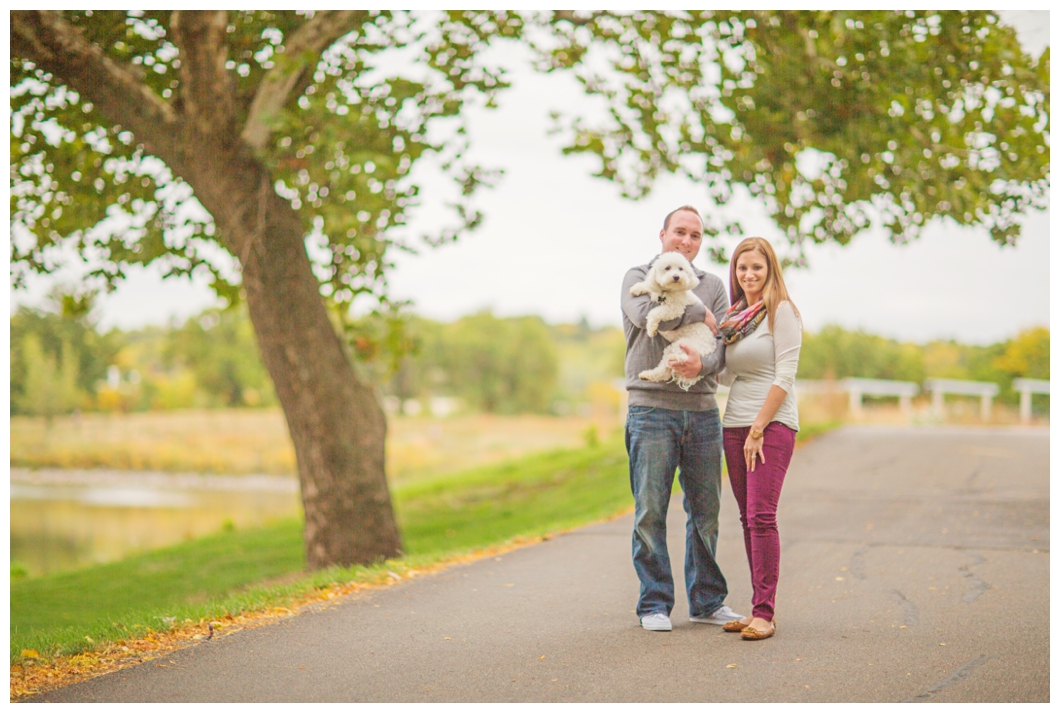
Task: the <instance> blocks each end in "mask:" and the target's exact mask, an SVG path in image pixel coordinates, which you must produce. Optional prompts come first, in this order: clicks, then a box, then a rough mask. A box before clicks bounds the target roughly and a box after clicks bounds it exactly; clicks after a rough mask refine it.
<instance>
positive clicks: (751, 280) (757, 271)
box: [736, 250, 769, 304]
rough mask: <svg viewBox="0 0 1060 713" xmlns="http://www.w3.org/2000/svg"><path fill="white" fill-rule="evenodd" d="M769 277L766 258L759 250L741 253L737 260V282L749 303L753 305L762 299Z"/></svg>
mask: <svg viewBox="0 0 1060 713" xmlns="http://www.w3.org/2000/svg"><path fill="white" fill-rule="evenodd" d="M768 277H769V268H768V267H767V266H766V256H765V255H763V254H762V253H760V252H758V251H757V250H748V251H747V252H745V253H741V254H740V257H738V258H737V259H736V281H737V283H739V285H740V288H741V289H743V293H744V295H746V296H747V303H748V304H753V303H754V302H757V301H758V300H759V299H761V297H762V290H763V289H765V286H766V278H768Z"/></svg>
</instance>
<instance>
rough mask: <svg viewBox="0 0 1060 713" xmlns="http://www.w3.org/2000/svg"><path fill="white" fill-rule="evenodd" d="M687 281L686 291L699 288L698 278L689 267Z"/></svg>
mask: <svg viewBox="0 0 1060 713" xmlns="http://www.w3.org/2000/svg"><path fill="white" fill-rule="evenodd" d="M688 279H689V283H688V289H690V290H694V289H696V288H697V287H699V278H698V277H696V271H695V270H693V269H692V268H691V267H689V268H688Z"/></svg>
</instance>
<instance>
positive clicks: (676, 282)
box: [629, 252, 717, 391]
mask: <svg viewBox="0 0 1060 713" xmlns="http://www.w3.org/2000/svg"><path fill="white" fill-rule="evenodd" d="M698 284H699V278H697V277H696V274H695V272H693V271H692V265H691V264H689V262H688V260H686V259H685V257H684V256H683V255H681V254H680V253H676V252H668V253H663V254H662V255H660V256H659V257H658V258H657V259H656V260H655V262H653V263H652V265H651V267H650V268H649V269H648V275H647V277H646V278H645V279H644V281H643V282H638V283H637V284H635V285H633V287H632V288H630V291H629V293H630V294H631V295H633V296H634V297H637V296H639V295H651V298H652V301H653V302H659V303H660V304H659V305H658V306H656V307H652V309H651V311H650V312H648V320H647V325H646V327H647V330H648V336H649V337H654V336H655V334H656V333H659V334H661V335H662V336H663V337H664V338H665V339H666V340H667V341H668V342H670V344H669V346H667V347H666V351H664V352H663V356H662V361H660V362H659V365H658V366H657V367H655V368H654V369H646V370H645V371H642V372H640V374H639V376H640V378H641V379H644V380H645V381H673V382H675V383H676V384H677V385H678V386H680V387H681V388H682V389H684V390H685V391H688V389H689V388H691V386H692V385H693V384H695V383H696V382H697V381H699V380H700V378H701V377H699V376H697V377H695V378H694V379H685V378H684V377H682V376H680V375H679V374H677V373H676V372H675V371H674V370H673V369H671V368H670V366H669V364H668V362H670V361H674V362H685V361H688V355H686V354H685V352H684V350H682V349H681V346H680V345H681V344H687V345H688V346H689V347H691V348H692V349H694V350H695V351H697V352H699V355H700V358H702V357H705V356H707V355H708V354H710V353H711V352H713V351H714V349H715V348H716V347H717V344H716V343H715V340H714V335H713V334H712V333H711V331H710V328H709V327H707V325H706V324H704V323H703V322H697V323H695V324H686V325H685V326H683V327H679V328H677V329H675V330H673V331H669V332H659V323H660V322H665V321H667V320H670V319H677V318H678V317H680V316H681V315H683V314H684V312H685V308H686V307H688V306H689V305H693V304H703V301H702V300H701V299H699V296H698V295H696V293H694V292H693V291H692V289H693V288H694V287H696V285H698Z"/></svg>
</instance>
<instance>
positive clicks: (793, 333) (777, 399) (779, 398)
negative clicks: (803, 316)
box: [743, 302, 802, 470]
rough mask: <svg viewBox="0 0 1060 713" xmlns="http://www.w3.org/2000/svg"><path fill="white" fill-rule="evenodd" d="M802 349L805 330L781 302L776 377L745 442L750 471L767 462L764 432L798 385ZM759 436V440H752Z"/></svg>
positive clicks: (775, 349)
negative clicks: (759, 463)
mask: <svg viewBox="0 0 1060 713" xmlns="http://www.w3.org/2000/svg"><path fill="white" fill-rule="evenodd" d="M801 348H802V327H801V325H800V324H799V319H798V317H796V316H795V310H794V309H793V308H792V306H791V303H790V302H781V303H780V304H779V305H778V306H777V314H776V320H775V323H774V328H773V359H774V364H775V376H774V379H773V384H772V386H770V387H769V393H768V394H766V400H765V403H763V404H762V408H760V409H759V410H758V415H757V416H755V420H754V422H753V423H752V424H751V432H750V433H749V434H747V440H746V441H745V442H744V446H743V451H744V458H745V459H746V461H747V469H748V470H754V464H755V461H756V460H760V461H761V462H762V463H765V462H766V460H765V454H764V453H763V451H762V443H763V440H764V439H763V438H762V435H761V434H762V432H763V431H765V430H766V426H768V425H769V424H770V423H772V421H773V417H774V416H776V415H777V411H779V410H780V407H781V405H782V404H783V403H784V399H786V398H787V397H788V393H789V392H790V391H791V389H792V387H793V386H794V385H795V372H796V371H798V368H799V351H800V350H801ZM755 435H757V436H758V438H753V436H755Z"/></svg>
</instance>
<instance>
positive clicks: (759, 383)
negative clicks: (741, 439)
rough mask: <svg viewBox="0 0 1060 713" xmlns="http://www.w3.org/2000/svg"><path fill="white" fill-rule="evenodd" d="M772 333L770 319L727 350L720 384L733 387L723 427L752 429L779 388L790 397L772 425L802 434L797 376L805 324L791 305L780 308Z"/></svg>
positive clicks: (781, 304)
mask: <svg viewBox="0 0 1060 713" xmlns="http://www.w3.org/2000/svg"><path fill="white" fill-rule="evenodd" d="M773 319H774V322H773V329H772V330H770V328H769V317H766V318H765V319H763V320H762V321H761V323H759V325H758V328H757V329H755V331H753V332H751V334H748V335H747V336H746V337H744V338H743V339H741V340H740V341H738V342H735V343H734V344H730V345H729V346H728V347H726V349H725V370H724V371H722V372H721V374H719V375H718V381H719V382H720V383H722V384H725V385H727V386H730V387H731V389H730V391H729V397H728V399H727V400H726V402H725V417H724V418H723V419H722V425H724V426H726V427H729V428H734V427H739V426H750V425H752V424H753V423H754V420H755V417H756V416H758V412H759V411H760V410H761V409H762V404H764V403H765V402H766V395H767V394H769V387H771V386H773V385H774V384H775V385H776V386H779V387H780V388H782V389H784V391H785V392H786V393H787V397H786V398H785V399H784V403H782V404H781V405H780V408H779V409H778V410H777V413H776V415H775V416H773V421H779V422H780V423H783V424H784V425H785V426H787V427H788V428H791V429H792V430H795V431H798V430H799V409H798V407H797V406H796V404H795V372H796V371H797V370H798V367H799V350H800V349H801V348H802V324H801V323H800V321H799V318H798V317H796V316H795V310H794V309H793V308H792V306H791V303H790V302H788V301H786V300H785V301H784V302H781V303H780V304H779V305H777V313H776V315H775V316H774V318H773Z"/></svg>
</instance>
